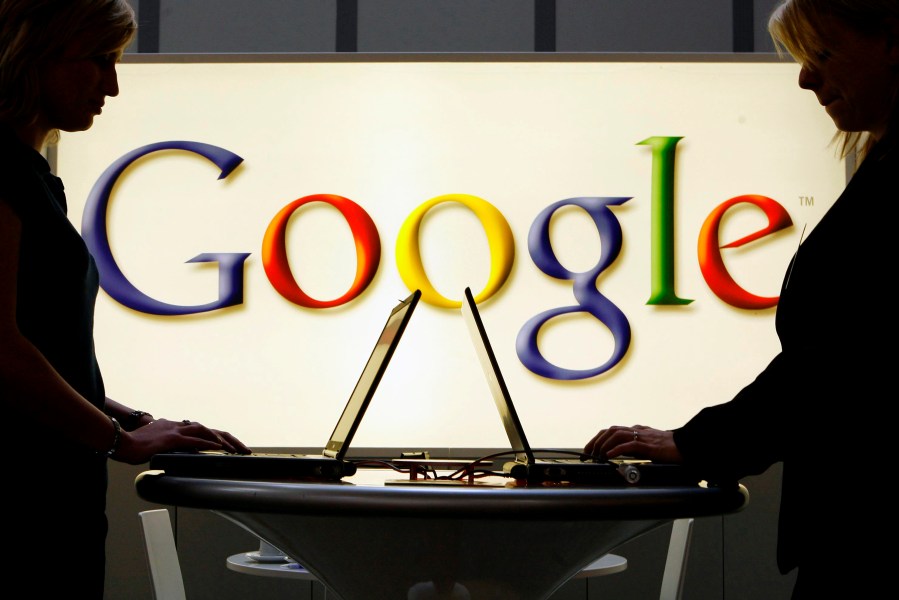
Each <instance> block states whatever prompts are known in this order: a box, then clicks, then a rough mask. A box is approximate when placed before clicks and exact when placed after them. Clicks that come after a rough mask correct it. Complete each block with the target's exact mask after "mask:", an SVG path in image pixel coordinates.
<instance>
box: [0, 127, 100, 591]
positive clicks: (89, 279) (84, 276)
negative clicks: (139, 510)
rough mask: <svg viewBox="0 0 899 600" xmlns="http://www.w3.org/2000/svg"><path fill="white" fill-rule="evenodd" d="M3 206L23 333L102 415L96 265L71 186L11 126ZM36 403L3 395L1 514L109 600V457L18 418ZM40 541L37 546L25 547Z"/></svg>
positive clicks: (22, 538) (2, 167) (3, 149)
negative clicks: (14, 224) (12, 233)
mask: <svg viewBox="0 0 899 600" xmlns="http://www.w3.org/2000/svg"><path fill="white" fill-rule="evenodd" d="M0 202H7V203H9V204H10V205H11V206H12V209H13V211H14V212H15V213H16V215H17V216H18V217H19V219H20V220H21V241H20V246H19V264H18V282H17V299H16V321H17V323H18V326H19V330H20V331H21V333H22V334H23V335H24V336H25V337H26V338H27V339H28V340H29V341H31V343H33V344H34V345H35V347H37V349H38V350H40V352H41V353H42V354H43V355H44V356H45V357H46V358H47V360H48V361H49V362H50V364H51V365H52V366H53V368H54V369H56V371H57V372H58V373H59V374H60V375H61V376H62V377H63V379H65V380H66V381H67V382H68V383H69V384H70V385H71V386H72V387H73V388H74V389H75V390H77V391H78V392H79V393H80V394H81V395H82V396H84V397H85V398H86V399H87V400H88V401H90V402H91V403H92V404H93V405H94V406H97V407H98V408H100V409H102V408H103V406H104V404H105V401H106V399H105V390H104V387H103V379H102V377H101V375H100V369H99V366H98V365H97V359H96V356H95V354H94V341H93V327H94V304H95V300H96V297H97V292H98V289H99V277H98V272H97V268H96V265H95V264H94V261H93V259H92V258H91V256H90V254H89V253H88V250H87V247H86V246H85V244H84V241H83V240H82V239H81V236H80V235H79V234H78V231H77V230H76V229H75V228H74V227H73V226H72V224H71V223H70V222H69V219H68V217H67V216H66V198H65V194H64V192H63V185H62V181H61V180H60V179H59V178H57V177H56V176H54V175H53V174H52V173H51V172H50V166H49V164H48V163H47V161H46V160H45V159H44V157H43V156H41V154H40V153H38V152H36V151H35V150H34V149H32V148H30V147H28V146H26V145H25V144H23V143H22V142H21V141H19V140H18V138H16V137H15V136H14V135H13V133H12V132H11V131H10V130H9V129H8V128H6V127H4V126H2V125H0ZM33 401H34V399H33V398H4V405H6V406H7V407H10V410H6V411H5V412H4V413H3V414H0V440H2V441H3V443H4V446H5V448H6V449H7V450H9V451H11V452H12V454H11V455H9V456H8V457H7V459H6V460H5V461H4V474H5V475H6V485H5V486H4V487H5V489H6V491H5V492H4V493H3V494H0V498H2V500H0V508H2V509H3V510H4V511H6V512H5V514H7V515H10V518H11V519H13V520H15V521H16V522H17V523H19V524H21V525H22V526H23V527H27V531H26V532H23V534H22V535H14V538H13V539H14V540H15V542H14V543H13V544H11V545H10V546H11V547H14V548H15V549H16V551H17V552H20V553H22V552H24V553H28V552H29V551H41V552H47V551H48V547H47V543H48V542H47V540H54V541H53V543H52V544H50V546H51V547H52V552H53V553H54V554H55V555H56V556H65V557H66V560H65V562H67V563H70V564H69V566H70V567H71V569H70V570H69V571H70V572H71V573H70V574H71V575H72V576H73V577H75V578H76V579H77V581H76V582H74V583H73V582H72V581H70V582H69V583H68V584H67V585H69V586H70V589H72V587H74V588H78V589H81V590H83V592H84V596H85V597H95V598H99V597H102V590H103V572H104V560H105V559H104V545H105V538H106V530H107V523H106V517H105V510H106V485H107V476H106V458H105V457H104V456H101V455H97V453H96V452H94V451H93V450H91V449H90V448H87V447H84V446H81V445H78V444H75V443H72V442H69V441H65V440H64V439H63V438H62V437H61V436H59V435H55V434H54V433H53V432H51V431H47V430H46V429H45V428H42V427H40V425H39V424H37V423H34V422H29V421H28V420H27V419H26V418H25V417H24V416H21V415H18V414H16V412H15V406H16V404H18V403H23V402H33ZM32 540H33V543H34V544H36V546H35V548H27V547H25V546H27V545H28V544H30V543H32ZM7 558H10V557H6V556H5V555H4V556H3V557H2V559H3V560H6V559H7ZM13 558H14V557H13ZM67 569H68V567H67ZM51 577H52V578H55V577H56V575H52V576H51ZM61 579H62V580H65V579H66V577H65V576H62V577H61ZM53 585H54V584H53V582H52V581H49V580H48V581H44V582H43V583H42V584H41V586H39V587H38V588H36V589H41V590H44V591H46V592H47V593H50V592H51V590H52V589H53ZM60 585H62V584H60ZM47 597H50V596H47Z"/></svg>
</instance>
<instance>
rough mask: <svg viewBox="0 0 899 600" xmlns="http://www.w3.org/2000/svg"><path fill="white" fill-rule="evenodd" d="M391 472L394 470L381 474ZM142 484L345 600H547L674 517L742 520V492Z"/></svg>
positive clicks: (371, 477) (378, 474)
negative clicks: (257, 544)
mask: <svg viewBox="0 0 899 600" xmlns="http://www.w3.org/2000/svg"><path fill="white" fill-rule="evenodd" d="M385 471H386V472H385ZM395 476H396V474H395V473H393V472H391V471H389V470H384V469H360V470H359V472H358V473H357V474H356V475H354V476H353V477H350V478H346V479H344V480H343V481H341V482H336V483H309V482H288V481H253V480H230V479H229V480H225V479H208V478H195V477H175V476H171V475H166V474H165V473H164V472H162V471H145V472H143V473H141V474H139V475H138V477H137V479H136V480H135V486H136V489H137V493H138V495H139V496H140V497H141V498H143V499H144V500H147V501H149V502H155V503H158V504H167V505H174V506H182V507H187V508H203V509H209V510H211V511H213V512H215V513H216V514H219V515H220V516H222V517H224V518H226V519H228V520H230V521H232V522H234V523H236V524H238V525H239V526H241V527H243V528H245V529H246V530H248V531H250V532H251V533H253V534H254V535H256V536H257V537H259V538H260V539H263V540H265V541H267V542H268V543H270V544H272V545H273V546H276V547H277V548H280V549H281V550H282V551H284V552H285V553H286V554H287V555H288V556H290V557H291V558H292V559H293V560H295V561H297V562H299V563H300V564H301V565H303V566H305V567H306V569H308V570H309V572H310V573H312V574H313V575H314V576H315V577H316V578H317V579H318V580H319V581H320V582H321V583H322V584H324V585H325V587H326V588H327V589H328V598H329V599H330V598H331V597H332V595H333V596H334V597H336V598H340V599H342V600H367V599H369V598H391V599H394V598H395V599H398V600H404V599H406V598H408V597H409V593H410V591H412V590H415V589H419V588H421V586H423V585H424V586H431V587H433V588H435V589H452V590H459V589H461V590H464V592H465V593H467V594H468V595H469V596H470V597H471V598H472V599H477V598H508V599H516V600H543V599H544V598H547V597H549V596H550V595H551V594H552V593H553V592H554V591H555V590H557V589H558V588H559V587H560V586H562V585H563V584H564V583H565V582H566V581H568V580H569V579H571V578H573V577H575V576H576V575H577V574H578V573H579V572H580V571H581V570H582V569H584V568H585V567H586V566H588V565H589V564H590V563H592V562H593V561H595V560H597V559H598V558H600V557H602V556H603V555H605V554H607V553H609V552H610V551H611V550H612V549H614V548H615V547H617V546H619V545H621V544H622V543H624V542H626V541H627V540H630V539H632V538H634V537H636V536H639V535H642V534H644V533H646V532H648V531H651V530H652V529H655V528H657V527H660V526H662V525H664V524H666V523H668V522H670V521H672V520H673V519H678V518H684V517H702V516H710V515H720V514H726V513H730V512H736V511H739V510H740V509H742V508H743V506H745V504H746V503H747V502H748V499H749V494H748V492H747V490H746V488H745V487H743V486H742V485H738V484H734V485H729V486H722V487H715V486H692V487H652V488H650V487H611V488H610V487H577V486H560V485H556V486H552V487H531V486H517V485H515V484H514V483H506V480H503V479H502V478H497V479H498V481H495V482H492V483H491V482H479V483H478V484H475V485H465V484H458V485H428V484H422V485H413V484H408V485H389V483H390V481H389V478H390V477H395Z"/></svg>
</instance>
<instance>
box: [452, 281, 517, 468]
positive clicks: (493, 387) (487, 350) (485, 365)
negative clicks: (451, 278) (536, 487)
mask: <svg viewBox="0 0 899 600" xmlns="http://www.w3.org/2000/svg"><path fill="white" fill-rule="evenodd" d="M462 316H463V318H464V319H465V324H466V325H467V326H468V333H469V334H470V335H471V342H472V344H474V349H475V352H476V353H477V355H478V360H479V361H480V363H481V368H482V369H483V370H484V375H485V376H486V378H487V385H488V387H489V388H490V394H491V395H492V396H493V401H494V402H495V403H496V408H497V410H499V415H500V418H501V419H502V421H503V427H505V428H506V435H508V437H509V442H510V443H511V444H512V450H514V451H515V452H516V453H517V454H516V457H515V458H516V460H518V461H519V462H533V461H534V456H533V453H532V452H531V447H530V446H529V445H528V441H527V438H526V437H525V435H524V429H523V428H522V426H521V421H520V420H519V419H518V413H516V412H515V407H514V406H513V405H512V397H511V396H510V395H509V390H508V388H507V387H506V382H505V380H504V379H503V374H502V373H501V372H500V370H499V363H498V362H497V360H496V355H494V354H493V347H492V346H491V345H490V340H489V339H488V338H487V330H486V329H485V328H484V322H483V321H482V320H481V315H480V313H479V312H478V306H477V304H476V303H475V301H474V296H473V295H472V293H471V289H470V288H465V301H464V302H463V303H462Z"/></svg>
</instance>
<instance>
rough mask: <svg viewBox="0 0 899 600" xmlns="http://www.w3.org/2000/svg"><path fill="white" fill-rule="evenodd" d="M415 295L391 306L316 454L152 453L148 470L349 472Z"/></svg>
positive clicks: (242, 474)
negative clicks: (355, 443)
mask: <svg viewBox="0 0 899 600" xmlns="http://www.w3.org/2000/svg"><path fill="white" fill-rule="evenodd" d="M420 297H421V292H420V291H419V290H415V291H414V292H413V293H412V294H411V295H410V296H409V297H408V298H406V299H405V300H403V301H401V302H400V303H399V304H397V305H396V306H395V307H394V308H393V309H392V310H391V312H390V316H389V317H388V318H387V323H386V324H385V325H384V329H383V330H382V331H381V335H380V336H379V337H378V341H377V343H376V344H375V347H374V350H372V353H371V356H369V358H368V362H367V363H366V364H365V368H364V369H363V370H362V375H360V377H359V380H358V381H357V382H356V386H355V388H354V389H353V393H352V394H350V398H349V400H348V401H347V403H346V406H345V407H344V409H343V413H342V414H341V415H340V419H338V421H337V425H336V426H335V427H334V431H333V432H332V433H331V437H330V438H329V439H328V442H327V444H326V445H325V449H324V450H323V451H322V453H321V454H320V455H318V454H265V453H260V454H229V453H226V452H207V451H201V452H168V453H163V454H157V455H155V456H153V457H152V458H151V459H150V465H149V467H150V469H160V470H163V471H165V472H166V474H169V475H179V476H184V477H214V478H218V479H316V480H337V479H340V478H342V477H348V476H350V475H352V474H354V473H355V472H356V465H355V463H353V462H352V461H349V460H346V459H345V456H346V453H347V450H348V449H349V447H350V442H351V441H352V439H353V435H355V433H356V430H357V429H358V427H359V423H360V422H361V421H362V416H363V415H364V414H365V410H366V409H367V408H368V405H369V403H370V402H371V399H372V397H373V396H374V393H375V390H376V389H377V387H378V383H380V381H381V377H382V376H383V375H384V371H385V370H386V369H387V364H388V363H389V362H390V358H391V357H392V356H393V352H394V350H396V347H397V345H399V342H400V338H401V337H402V335H403V332H404V331H405V329H406V325H407V324H408V323H409V318H410V317H411V316H412V311H413V310H415V306H416V305H417V304H418V300H419V298H420Z"/></svg>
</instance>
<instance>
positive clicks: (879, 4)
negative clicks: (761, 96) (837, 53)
mask: <svg viewBox="0 0 899 600" xmlns="http://www.w3.org/2000/svg"><path fill="white" fill-rule="evenodd" d="M828 18H836V19H839V20H840V21H842V22H843V23H845V24H846V25H848V26H849V27H851V28H853V29H855V30H856V31H859V32H861V33H864V34H870V35H875V34H880V33H888V29H887V27H888V26H887V19H888V18H892V19H899V2H897V1H896V0H784V1H783V2H782V3H781V4H779V5H778V6H777V7H776V8H775V9H774V12H772V13H771V18H770V19H769V20H768V31H769V32H770V34H771V37H772V39H773V40H774V46H775V48H776V49H777V51H778V53H779V54H783V53H784V52H787V53H789V54H790V55H791V56H792V57H793V58H794V59H795V60H796V61H797V62H799V63H800V64H803V65H805V64H808V63H812V64H814V63H815V61H816V60H818V57H819V56H820V55H821V54H822V53H823V52H826V51H830V49H829V48H828V44H827V39H826V38H825V35H824V34H823V33H822V32H825V31H827V25H826V20H827V19H828ZM897 94H899V89H897V90H895V91H894V98H893V115H894V116H893V117H892V118H891V119H890V122H889V124H888V127H889V130H888V132H887V136H888V137H891V138H892V130H893V129H895V123H894V121H895V120H896V117H895V115H896V113H897V111H896V106H897V104H899V102H897V100H899V97H896V96H897ZM834 141H835V142H836V143H837V144H838V145H839V149H840V156H841V157H846V156H848V155H850V154H852V153H853V152H856V153H858V155H859V157H860V158H863V157H864V156H865V155H866V154H867V153H868V151H869V150H870V149H871V147H872V146H873V145H874V140H873V139H872V138H871V137H870V135H869V134H868V132H864V131H839V132H837V133H836V135H835V136H834Z"/></svg>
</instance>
